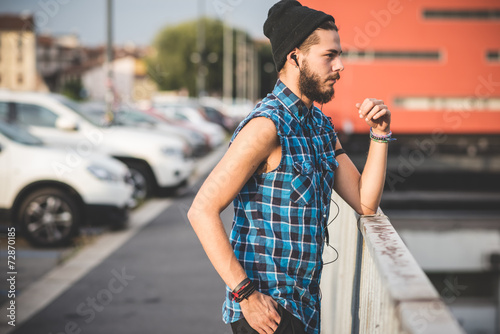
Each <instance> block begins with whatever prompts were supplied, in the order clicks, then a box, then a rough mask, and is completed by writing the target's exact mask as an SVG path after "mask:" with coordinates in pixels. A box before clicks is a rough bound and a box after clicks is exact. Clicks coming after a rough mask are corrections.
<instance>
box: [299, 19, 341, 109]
mask: <svg viewBox="0 0 500 334" xmlns="http://www.w3.org/2000/svg"><path fill="white" fill-rule="evenodd" d="M316 34H318V37H319V40H320V42H319V43H318V44H315V45H313V46H311V48H310V50H309V52H308V53H307V54H306V55H304V59H303V61H302V65H301V67H300V76H299V89H300V91H301V93H302V94H304V95H305V96H306V97H307V98H308V99H310V100H312V101H315V102H318V103H321V104H323V103H327V102H330V101H331V100H332V98H333V97H334V94H335V90H334V88H333V85H334V84H335V83H336V82H337V80H339V79H340V74H339V73H340V71H342V70H344V66H343V64H342V61H341V60H340V54H341V53H342V49H341V46H340V38H339V34H338V32H336V31H333V30H323V29H320V30H317V31H316Z"/></svg>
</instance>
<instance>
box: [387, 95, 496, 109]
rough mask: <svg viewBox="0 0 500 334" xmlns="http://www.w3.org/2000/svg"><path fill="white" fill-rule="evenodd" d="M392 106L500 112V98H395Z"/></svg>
mask: <svg viewBox="0 0 500 334" xmlns="http://www.w3.org/2000/svg"><path fill="white" fill-rule="evenodd" d="M394 106H395V107H398V108H402V109H406V110H409V111H444V110H448V111H496V112H498V111H500V98H496V97H495V98H479V97H441V96H436V97H418V96H415V97H397V98H395V99H394Z"/></svg>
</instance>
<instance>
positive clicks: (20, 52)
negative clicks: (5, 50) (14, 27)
mask: <svg viewBox="0 0 500 334" xmlns="http://www.w3.org/2000/svg"><path fill="white" fill-rule="evenodd" d="M17 61H18V62H20V63H21V62H22V61H23V34H22V33H19V35H18V37H17Z"/></svg>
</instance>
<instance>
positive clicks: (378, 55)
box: [342, 50, 441, 60]
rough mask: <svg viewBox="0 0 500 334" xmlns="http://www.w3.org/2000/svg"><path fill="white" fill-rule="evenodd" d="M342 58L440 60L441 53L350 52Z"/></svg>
mask: <svg viewBox="0 0 500 334" xmlns="http://www.w3.org/2000/svg"><path fill="white" fill-rule="evenodd" d="M342 57H343V58H344V59H348V60H439V59H440V58H441V54H440V52H439V51H350V50H346V51H345V52H344V53H343V54H342Z"/></svg>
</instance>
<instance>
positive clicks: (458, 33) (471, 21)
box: [302, 0, 500, 134]
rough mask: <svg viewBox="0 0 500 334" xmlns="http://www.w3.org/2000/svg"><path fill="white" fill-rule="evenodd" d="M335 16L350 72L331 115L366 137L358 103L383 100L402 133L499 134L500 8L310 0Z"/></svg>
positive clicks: (406, 0) (403, 0) (487, 1)
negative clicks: (371, 98)
mask: <svg viewBox="0 0 500 334" xmlns="http://www.w3.org/2000/svg"><path fill="white" fill-rule="evenodd" d="M302 3H303V4H304V5H307V6H310V7H312V8H316V9H319V10H323V11H325V12H327V13H331V14H332V15H333V16H334V17H335V19H336V23H337V25H338V27H339V34H340V39H341V44H342V49H343V52H344V55H343V61H344V66H345V70H344V72H342V74H341V80H340V81H339V82H338V83H337V84H336V86H335V89H336V94H335V95H336V97H335V99H334V101H333V102H330V103H329V104H327V105H325V107H324V109H323V110H324V111H325V112H326V113H327V114H329V115H330V116H332V117H333V119H334V120H335V124H336V126H337V129H338V130H341V131H345V132H347V133H352V132H354V133H357V132H365V131H366V127H365V125H364V124H363V122H362V120H359V118H357V117H356V116H357V112H356V109H355V104H356V103H357V102H360V101H362V100H363V99H364V98H366V97H377V98H381V99H383V100H384V101H385V102H386V103H387V104H388V105H389V106H390V108H391V111H392V113H393V115H394V116H393V123H392V124H393V125H392V129H393V131H394V132H395V133H436V132H443V133H450V134H451V133H455V134H465V133H468V134H478V133H479V134H499V133H500V3H499V2H498V1H495V0H477V1H466V0H440V1H439V2H436V1H433V0H421V1H410V0H369V1H368V0H357V1H352V2H345V1H344V2H338V1H320V0H303V1H302Z"/></svg>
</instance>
